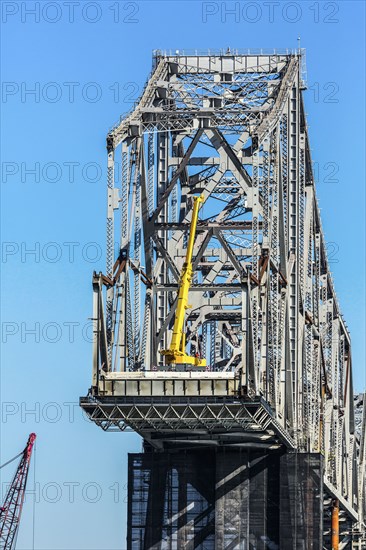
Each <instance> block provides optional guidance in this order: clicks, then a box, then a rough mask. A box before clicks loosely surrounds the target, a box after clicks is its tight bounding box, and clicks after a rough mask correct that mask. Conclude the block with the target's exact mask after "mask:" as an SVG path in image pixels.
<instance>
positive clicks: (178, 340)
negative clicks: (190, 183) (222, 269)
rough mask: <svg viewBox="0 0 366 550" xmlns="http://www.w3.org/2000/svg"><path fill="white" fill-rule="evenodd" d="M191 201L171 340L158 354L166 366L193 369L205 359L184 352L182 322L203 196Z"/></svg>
mask: <svg viewBox="0 0 366 550" xmlns="http://www.w3.org/2000/svg"><path fill="white" fill-rule="evenodd" d="M193 201H194V202H193V212H192V220H191V225H190V231H189V239H188V246H187V253H186V258H185V261H184V264H183V269H182V273H181V277H180V282H179V290H178V303H177V310H176V313H175V320H174V327H173V335H172V340H171V343H170V347H169V349H166V350H162V351H161V352H160V353H161V354H162V355H163V356H164V357H165V364H166V365H194V366H195V367H205V366H206V360H205V359H202V358H201V357H199V355H198V354H196V356H194V357H193V356H192V355H188V354H187V353H186V350H185V348H186V334H185V332H184V320H185V313H186V309H188V308H189V307H191V306H189V305H188V293H189V289H190V286H191V281H192V275H193V267H192V256H193V246H194V240H195V236H196V229H197V221H198V211H199V208H200V204H201V203H203V201H204V197H203V195H198V196H195V197H193Z"/></svg>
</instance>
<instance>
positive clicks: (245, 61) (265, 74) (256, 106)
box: [85, 51, 365, 528]
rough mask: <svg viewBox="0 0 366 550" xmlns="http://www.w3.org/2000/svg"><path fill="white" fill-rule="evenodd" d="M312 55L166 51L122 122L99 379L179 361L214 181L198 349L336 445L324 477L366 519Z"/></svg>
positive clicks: (103, 290)
mask: <svg viewBox="0 0 366 550" xmlns="http://www.w3.org/2000/svg"><path fill="white" fill-rule="evenodd" d="M303 55H304V52H303V51H298V52H295V53H273V54H268V55H267V54H266V55H264V54H262V55H261V54H256V55H254V54H250V53H247V54H242V55H241V54H240V53H235V55H234V54H232V53H230V52H227V53H220V54H207V55H193V54H192V55H188V54H187V55H185V54H183V53H178V54H176V55H169V54H163V53H157V54H156V55H155V56H154V62H153V71H152V73H151V75H150V77H149V79H148V81H147V83H146V86H145V89H144V92H143V94H142V96H141V98H140V100H139V102H138V103H137V104H136V106H135V108H134V109H133V111H132V112H130V113H129V114H128V115H127V116H126V117H125V118H124V119H123V120H121V121H120V122H119V123H118V124H117V125H116V126H115V127H114V128H113V129H112V130H111V131H110V133H109V134H108V136H107V149H108V215H107V216H108V217H107V255H106V256H107V268H106V274H105V275H102V274H94V279H93V287H94V320H95V334H96V338H95V342H94V359H93V388H94V389H93V392H94V394H95V395H96V394H97V393H98V389H97V388H98V387H99V381H100V379H101V378H103V377H108V375H109V374H110V373H115V372H131V371H132V372H135V371H149V370H154V369H156V368H162V367H163V365H164V362H163V357H162V356H161V354H160V350H162V349H166V348H167V346H168V345H169V342H170V339H171V332H172V326H173V323H174V312H175V308H176V303H177V287H178V282H179V277H180V273H181V269H182V265H183V261H184V257H185V253H186V246H187V240H188V229H189V224H190V219H191V215H192V205H193V200H192V197H193V196H194V195H197V194H203V196H204V199H205V200H204V206H203V207H202V209H201V211H200V219H199V222H198V226H197V238H196V241H195V247H194V261H193V266H194V271H195V278H194V281H193V285H192V289H191V293H190V296H191V306H192V307H191V308H190V309H189V310H188V313H187V323H186V324H187V326H186V331H187V353H192V354H194V353H196V352H199V353H201V354H202V355H203V356H204V357H205V358H206V359H207V363H208V364H209V365H210V369H211V370H212V371H231V372H235V373H237V375H238V377H240V380H241V394H242V396H245V398H248V399H252V398H255V397H260V398H261V399H263V400H264V401H265V402H266V403H267V404H268V406H269V407H270V409H271V414H272V418H273V420H274V421H275V422H276V424H277V425H278V426H279V427H280V428H281V430H282V431H283V432H284V433H286V434H287V436H288V439H289V440H291V441H292V442H293V443H294V446H295V448H296V449H297V450H298V451H301V452H320V453H322V454H323V455H324V464H325V473H324V479H325V480H326V482H327V484H328V486H330V487H331V488H332V490H333V491H334V494H337V495H338V496H339V498H341V499H343V501H344V502H347V503H348V505H349V506H350V508H351V509H352V510H353V511H355V510H356V511H358V512H357V513H358V514H359V521H360V522H361V523H362V522H363V509H364V470H365V438H364V435H362V436H359V435H357V434H356V433H355V419H354V407H353V384H352V359H351V342H350V336H349V333H348V330H347V328H346V326H345V323H344V320H343V317H342V314H341V312H340V308H339V304H338V300H337V296H336V293H335V290H334V284H333V280H332V276H331V273H330V269H329V263H328V260H327V252H326V242H325V237H324V234H323V230H322V225H321V219H320V213H319V208H318V204H317V199H316V195H315V184H314V175H313V169H312V162H311V153H310V146H309V138H308V129H307V123H306V116H305V111H304V103H303V89H304V82H303V80H302V75H303V67H302V60H303ZM115 242H119V243H120V245H119V250H117V251H116V250H114V243H115ZM114 258H117V259H116V261H115V262H114ZM187 406H188V405H187ZM203 406H206V405H203ZM225 407H226V405H225ZM85 408H86V405H85ZM97 409H98V410H97V412H95V413H94V418H93V419H94V420H95V421H96V422H97V423H98V424H100V425H102V426H103V427H105V426H106V424H107V425H108V426H112V425H119V426H120V427H121V426H122V425H123V426H124V425H125V424H124V422H122V421H123V420H126V418H127V417H126V418H125V417H124V415H125V413H124V412H123V407H122V408H119V409H118V411H117V414H116V417H115V418H114V417H113V414H112V416H111V409H110V408H109V409H108V410H109V412H106V409H103V407H99V406H98V407H97ZM103 410H104V412H103ZM134 410H135V412H136V409H134ZM169 410H170V413H171V416H169V415H168V416H166V413H162V414H163V417H160V413H159V414H158V411H159V409H151V408H150V409H149V411H150V413H149V414H150V418H149V415H148V414H145V413H144V414H143V413H141V410H140V417H139V418H137V417H136V418H135V419H134V421H133V422H132V425H134V424H136V426H137V424H138V423H139V422H140V423H142V422H146V423H148V424H149V425H150V428H151V426H153V423H154V422H156V423H157V427H159V426H160V424H161V422H165V423H169V422H173V419H172V418H175V415H176V412H174V407H173V409H169ZM205 410H206V409H205ZM152 411H153V412H152ZM154 411H155V412H154ZM172 411H173V412H172ZM225 411H226V409H225ZM115 412H116V409H115ZM90 414H91V416H93V413H90ZM126 414H127V413H126ZM136 414H137V413H136ZM164 414H165V416H164ZM225 414H226V413H225ZM103 415H104V416H103ZM151 415H152V416H151ZM154 415H155V416H154ZM125 416H126V415H125ZM127 420H128V418H127ZM174 421H175V420H174ZM190 421H191V420H190ZM201 421H202V422H203V421H204V420H203V419H202V418H200V417H199V415H198V417H196V416H194V422H195V423H196V424H197V426H198V425H199V424H200V422H201ZM108 422H110V424H108ZM176 422H177V423H178V420H176ZM180 422H182V419H180ZM194 422H193V423H194ZM118 423H119V424H118ZM127 424H128V421H127ZM183 424H184V426H185V427H187V426H188V424H189V422H188V417H187V420H186V421H185V422H183ZM196 424H195V425H196ZM364 424H365V422H364V423H363V425H364ZM189 425H190V426H193V424H192V422H191V424H189ZM108 426H107V427H108ZM133 427H135V426H133ZM150 428H149V429H150ZM136 429H137V428H136ZM157 429H158V428H157ZM362 433H364V431H363V432H362ZM355 513H356V512H355ZM361 523H360V524H359V526H360V525H361ZM359 528H360V527H359Z"/></svg>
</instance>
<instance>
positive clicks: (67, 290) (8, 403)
mask: <svg viewBox="0 0 366 550" xmlns="http://www.w3.org/2000/svg"><path fill="white" fill-rule="evenodd" d="M34 4H35V2H6V1H3V2H2V10H3V13H2V20H3V23H2V60H1V61H2V80H3V94H2V104H1V107H2V111H3V126H2V162H3V165H2V167H3V179H2V240H3V255H2V272H3V278H2V293H1V298H2V330H3V335H2V338H3V344H2V368H3V371H2V378H1V382H2V390H1V391H2V393H1V397H2V400H3V405H2V407H3V409H2V431H1V459H0V460H1V463H3V462H4V461H5V460H7V459H8V458H10V457H11V456H13V455H15V454H16V453H17V452H19V450H20V449H21V448H22V447H23V446H24V444H25V442H26V439H27V437H28V434H29V433H30V432H31V431H36V432H37V434H38V444H37V452H36V482H37V484H38V485H37V490H38V492H39V494H38V495H37V500H38V501H39V502H37V503H36V508H35V510H36V536H35V548H36V549H37V550H41V549H42V550H56V549H58V550H66V549H69V550H81V549H85V550H86V549H88V550H116V549H122V550H124V549H125V548H126V545H125V534H126V503H125V498H126V495H127V493H126V481H127V469H126V460H127V453H128V452H138V451H140V449H141V441H140V439H139V438H138V437H137V436H136V435H134V434H121V433H110V434H109V433H107V434H106V433H103V432H102V431H101V430H100V429H98V428H96V427H95V426H94V425H91V424H89V423H88V422H86V421H85V419H83V417H82V415H81V412H80V411H79V410H78V408H77V406H76V404H77V401H78V398H79V396H80V395H85V394H86V392H87V389H88V387H89V386H90V374H91V344H90V343H89V342H88V335H89V334H90V332H89V328H90V327H89V325H88V317H90V316H91V305H92V292H91V275H92V271H93V269H97V270H99V269H104V252H103V251H104V243H105V211H106V201H105V195H106V193H105V161H106V153H105V135H106V132H107V130H108V128H109V127H110V126H111V125H112V124H113V123H114V122H115V121H116V120H117V119H118V117H119V115H120V114H121V113H123V112H125V111H127V110H128V109H129V108H130V105H131V104H130V103H129V101H130V100H131V98H133V99H134V98H136V97H137V96H138V94H139V91H140V90H141V87H142V85H143V84H144V82H145V79H146V77H147V75H148V73H149V72H150V70H151V52H152V50H153V49H157V48H161V49H165V48H168V49H169V48H172V49H174V50H175V49H184V48H187V49H188V48H194V49H196V48H197V49H209V48H226V47H228V46H230V47H232V48H283V47H285V48H287V47H288V48H295V47H296V46H297V37H298V36H299V35H300V36H301V46H302V47H305V48H306V50H307V68H308V82H309V88H310V89H309V90H308V91H307V92H306V93H305V98H306V110H307V113H308V121H309V127H310V138H311V145H312V151H313V159H314V161H315V162H317V163H318V166H319V176H318V196H319V201H320V206H321V212H322V220H323V226H324V230H325V234H326V239H327V241H328V242H329V243H331V244H330V245H329V247H330V248H329V250H330V252H331V253H332V258H331V261H332V262H333V263H332V264H331V265H332V269H333V272H334V278H335V284H336V289H337V293H338V296H339V300H340V303H341V307H342V310H343V312H344V315H345V318H346V321H347V324H348V326H349V329H350V331H351V336H352V340H353V364H354V378H355V387H356V388H357V389H359V390H361V389H362V388H363V387H364V386H365V375H364V358H365V353H364V351H365V347H364V334H365V327H364V305H365V259H364V258H365V239H364V237H365V183H364V181H365V180H364V153H365V141H364V138H365V133H364V118H365V117H364V115H365V113H364V107H365V99H364V98H365V79H364V66H365V59H364V48H365V35H364V24H365V8H364V2H361V1H359V2H358V1H357V2H351V1H347V2H325V3H323V2H313V1H312V2H301V3H299V2H297V3H296V2H281V3H280V2H256V4H257V8H256V7H255V6H254V5H253V4H254V2H237V6H238V7H237V8H236V9H238V8H239V12H238V11H237V12H236V13H232V14H230V13H229V11H230V10H232V9H233V8H235V3H234V2H226V3H225V2H206V3H205V2H203V3H202V2H199V1H191V2H189V1H188V2H157V1H146V2H145V1H142V2H138V3H134V2H116V1H115V0H113V1H112V0H111V1H110V0H105V1H102V2H84V1H80V2H75V3H73V9H74V13H72V5H70V3H69V4H67V3H65V2H57V3H56V2H47V1H44V2H40V3H38V4H39V8H37V7H36V9H39V14H38V13H36V16H35V15H31V14H29V13H27V11H26V10H27V9H34ZM36 4H37V3H36ZM55 4H57V5H56V7H55ZM71 4H72V3H71ZM35 17H36V18H37V20H36V21H35ZM93 20H95V22H92V21H93ZM52 21H54V22H52ZM71 83H74V84H71ZM90 83H94V84H90ZM31 89H34V90H36V92H35V94H33V95H32V94H29V93H26V92H27V90H28V91H29V90H31ZM94 98H95V101H93V99H94ZM4 163H6V164H4ZM36 163H38V164H37V165H36V173H35V174H31V173H29V172H27V170H30V169H31V168H32V167H33V168H34V167H35V164H36ZM76 163H78V164H76ZM90 163H92V164H90ZM93 163H95V164H93ZM98 167H100V168H98ZM73 170H74V174H73V177H72V171H73ZM38 172H39V175H38ZM37 243H38V244H37ZM52 243H54V244H52ZM65 243H76V244H65ZM92 243H96V244H94V245H93V244H92ZM30 249H34V250H35V253H34V254H33V255H32V254H29V253H28V254H27V251H29V250H30ZM100 256H102V257H100ZM96 257H97V260H94V258H96ZM98 257H100V259H98ZM53 259H55V261H52V260H53ZM36 323H38V325H37V324H36ZM32 328H33V329H35V331H36V332H35V334H34V333H33V334H30V333H29V332H27V331H28V330H30V329H32ZM72 329H73V330H74V335H72ZM11 332H13V334H11ZM65 403H73V404H74V406H73V405H65ZM32 409H33V410H35V411H36V412H35V413H33V414H31V413H29V412H27V411H29V410H32ZM69 415H71V416H69ZM73 415H74V416H73ZM52 420H55V421H54V422H52ZM12 472H13V469H12V467H11V466H10V467H8V468H7V469H6V470H2V473H3V477H2V485H1V489H2V494H3V493H4V485H3V484H4V483H5V482H6V481H8V480H9V479H10V476H11V474H12ZM29 482H30V483H29V488H31V486H32V483H33V467H32V472H31V477H30V479H29ZM76 484H78V485H76ZM112 486H113V489H110V487H112ZM72 487H74V496H73V495H72V492H73V491H72ZM117 487H118V488H119V494H118V493H117ZM72 496H73V498H72ZM53 500H54V501H56V500H57V502H52V501H53ZM93 500H95V502H92V501H93ZM115 501H117V502H115ZM31 548H32V499H31V498H28V499H27V502H26V505H25V509H24V515H23V521H22V525H21V530H20V535H19V539H18V549H19V550H25V549H26V550H29V549H31Z"/></svg>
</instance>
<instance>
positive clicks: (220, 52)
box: [153, 48, 305, 58]
mask: <svg viewBox="0 0 366 550" xmlns="http://www.w3.org/2000/svg"><path fill="white" fill-rule="evenodd" d="M304 52H305V49H304V48H301V50H299V49H298V48H294V49H290V48H279V49H276V48H254V49H250V48H248V49H243V50H242V49H236V48H234V49H231V48H221V49H212V50H211V49H208V50H191V49H188V50H178V49H177V50H153V57H154V58H157V57H162V56H163V57H181V56H182V57H184V56H192V55H197V56H207V57H211V56H213V57H215V56H225V55H230V56H232V55H298V56H300V55H303V54H304Z"/></svg>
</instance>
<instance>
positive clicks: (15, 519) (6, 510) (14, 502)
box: [0, 433, 36, 550]
mask: <svg viewBox="0 0 366 550" xmlns="http://www.w3.org/2000/svg"><path fill="white" fill-rule="evenodd" d="M35 439H36V434H35V433H31V434H30V436H29V438H28V441H27V445H26V447H25V449H24V451H22V452H21V453H20V454H19V455H17V456H16V457H14V458H13V459H12V460H10V461H9V462H12V461H13V460H15V459H16V458H18V456H21V459H20V461H19V465H18V468H17V470H16V472H15V475H14V478H13V481H12V482H11V485H10V487H9V489H8V491H7V493H6V497H5V502H4V504H3V505H2V506H1V507H0V548H1V549H2V550H14V549H15V543H16V539H17V534H18V529H19V522H20V516H21V514H22V508H23V502H24V496H25V487H26V484H27V478H28V472H29V465H30V460H31V456H32V450H33V446H34V442H35ZM9 462H7V464H9ZM5 465H6V464H4V466H5Z"/></svg>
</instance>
